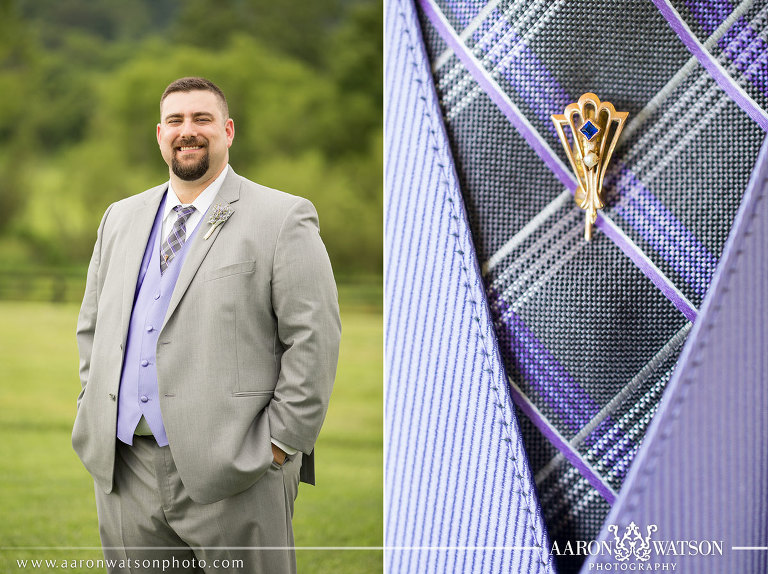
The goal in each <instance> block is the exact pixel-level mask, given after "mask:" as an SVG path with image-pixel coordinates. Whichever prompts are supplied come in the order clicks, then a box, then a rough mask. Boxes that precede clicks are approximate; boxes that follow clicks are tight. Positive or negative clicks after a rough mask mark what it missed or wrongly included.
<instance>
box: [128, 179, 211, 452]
mask: <svg viewBox="0 0 768 574" xmlns="http://www.w3.org/2000/svg"><path fill="white" fill-rule="evenodd" d="M166 193H167V192H166ZM164 206H165V197H164V198H163V201H161V202H160V207H159V208H158V210H157V215H155V223H154V225H153V226H152V232H151V233H150V234H149V241H147V247H146V249H145V250H144V259H142V261H141V268H140V269H139V278H138V281H137V284H136V296H135V299H134V302H133V311H132V312H131V322H130V325H129V327H128V340H127V342H126V347H125V357H124V359H123V371H122V374H121V376H120V395H119V398H118V403H117V438H118V439H120V440H121V441H122V442H124V443H126V444H133V433H134V431H135V430H136V425H138V424H139V420H140V419H141V416H142V415H144V418H146V420H147V423H148V424H149V428H150V429H151V430H152V434H153V435H155V439H156V440H157V444H158V445H160V446H165V445H167V444H168V437H167V435H166V434H165V426H164V425H163V417H162V415H161V413H160V395H159V391H158V388H157V367H156V362H155V349H156V348H157V339H158V337H159V335H160V328H161V327H162V325H163V321H164V320H165V313H166V311H167V310H168V305H169V304H170V302H171V295H172V294H173V288H174V287H175V286H176V280H177V279H178V278H179V271H180V270H181V267H182V264H183V263H184V259H185V258H186V256H187V246H188V245H189V244H190V243H191V242H192V239H193V238H194V236H195V233H196V232H197V229H198V228H199V227H200V225H198V226H197V227H196V228H195V230H193V231H192V232H191V233H188V234H187V240H186V241H185V243H184V245H183V246H182V248H181V251H179V252H177V253H176V256H175V257H174V259H173V261H172V262H171V264H170V265H169V266H168V269H166V271H165V273H164V274H163V275H161V274H160V235H161V230H162V219H163V207H164Z"/></svg>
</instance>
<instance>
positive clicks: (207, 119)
mask: <svg viewBox="0 0 768 574" xmlns="http://www.w3.org/2000/svg"><path fill="white" fill-rule="evenodd" d="M210 122H211V120H210V118H198V119H197V123H199V124H208V123H210Z"/></svg>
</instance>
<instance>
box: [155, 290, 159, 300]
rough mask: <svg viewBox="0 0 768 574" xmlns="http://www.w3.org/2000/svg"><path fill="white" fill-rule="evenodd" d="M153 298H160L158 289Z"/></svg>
mask: <svg viewBox="0 0 768 574" xmlns="http://www.w3.org/2000/svg"><path fill="white" fill-rule="evenodd" d="M155 299H160V291H158V292H157V293H155Z"/></svg>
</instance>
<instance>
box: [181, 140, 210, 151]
mask: <svg viewBox="0 0 768 574" xmlns="http://www.w3.org/2000/svg"><path fill="white" fill-rule="evenodd" d="M206 145H208V140H206V139H205V138H182V139H178V140H176V141H175V142H174V144H173V147H174V148H176V149H178V148H180V147H193V146H200V147H205V146H206Z"/></svg>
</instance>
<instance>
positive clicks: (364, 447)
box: [0, 289, 382, 574]
mask: <svg viewBox="0 0 768 574" xmlns="http://www.w3.org/2000/svg"><path fill="white" fill-rule="evenodd" d="M341 299H342V323H343V336H342V346H341V356H340V359H339V369H338V375H337V378H336V386H335V389H334V394H333V397H332V399H331V407H330V410H329V412H328V417H327V419H326V422H325V426H324V427H323V431H322V432H321V434H320V439H319V441H318V444H317V447H316V462H317V465H316V466H317V468H316V472H317V486H315V487H311V486H308V485H302V486H301V488H300V489H299V497H298V500H297V502H296V510H295V515H294V532H295V537H296V545H297V546H322V547H326V546H381V545H382V319H381V308H380V307H378V306H377V304H376V302H377V301H380V298H379V299H377V298H376V296H374V297H369V296H367V295H366V296H362V297H361V296H359V295H355V294H354V292H353V291H350V290H346V291H345V290H343V289H342V290H341ZM345 302H349V304H345ZM77 310H78V309H77V305H72V304H63V305H52V304H46V303H14V302H0V437H1V438H0V516H2V520H0V572H3V573H5V572H22V571H24V570H21V569H19V568H18V567H17V562H16V561H17V560H18V559H33V558H34V559H38V558H41V559H59V560H62V559H67V560H68V561H71V560H80V559H83V560H85V559H93V560H96V559H98V558H101V551H100V550H96V549H93V550H87V549H73V548H74V547H79V548H82V547H98V546H99V535H98V524H97V521H96V508H95V503H94V498H93V482H92V480H91V478H90V476H89V475H88V474H87V472H86V471H85V469H84V468H83V467H82V465H81V464H80V461H79V460H78V459H77V457H76V455H75V454H74V452H73V451H72V447H71V445H70V432H71V427H72V422H73V419H74V415H75V399H76V397H77V394H78V392H79V386H80V383H79V381H78V377H77V347H76V343H75V337H74V330H75V321H76V317H77ZM23 547H47V548H46V549H29V548H27V549H24V548H23ZM297 560H298V565H299V572H300V573H302V574H312V573H318V574H319V573H334V574H345V573H349V574H352V573H354V574H359V573H369V572H370V573H373V572H376V573H378V572H381V570H382V552H381V551H379V550H299V551H297ZM29 570H30V571H34V572H40V573H42V572H47V571H48V570H46V569H45V568H39V569H34V570H32V569H31V568H30V569H29ZM51 571H55V572H59V571H60V570H51ZM66 571H69V572H95V571H97V570H96V569H92V570H91V569H88V568H67V570H66Z"/></svg>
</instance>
